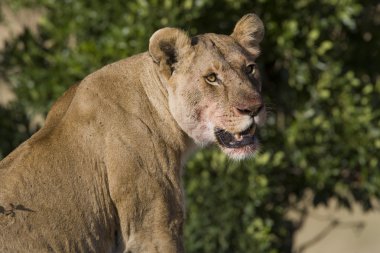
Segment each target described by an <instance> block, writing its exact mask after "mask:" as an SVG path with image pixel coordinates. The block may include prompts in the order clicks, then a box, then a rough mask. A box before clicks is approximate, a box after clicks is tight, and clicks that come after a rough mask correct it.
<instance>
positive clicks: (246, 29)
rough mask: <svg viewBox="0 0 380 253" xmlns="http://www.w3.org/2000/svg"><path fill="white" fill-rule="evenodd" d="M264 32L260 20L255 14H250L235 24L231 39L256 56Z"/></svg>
mask: <svg viewBox="0 0 380 253" xmlns="http://www.w3.org/2000/svg"><path fill="white" fill-rule="evenodd" d="M264 31H265V29H264V24H263V22H262V21H261V19H260V18H259V17H258V16H257V15H256V14H253V13H250V14H247V15H245V16H244V17H242V18H241V19H240V20H239V21H238V22H237V23H236V25H235V28H234V31H233V33H232V34H231V37H233V38H234V39H235V40H236V41H238V42H239V43H240V45H242V46H243V47H245V48H246V49H247V50H248V51H250V52H251V53H252V54H253V55H256V56H258V54H259V53H260V46H259V44H260V42H261V41H262V40H263V38H264Z"/></svg>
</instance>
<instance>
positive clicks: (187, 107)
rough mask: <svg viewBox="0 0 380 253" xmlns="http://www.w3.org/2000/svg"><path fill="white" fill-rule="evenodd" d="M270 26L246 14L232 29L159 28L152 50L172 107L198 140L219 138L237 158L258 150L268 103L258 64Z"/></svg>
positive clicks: (172, 112) (207, 141)
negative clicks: (259, 128) (220, 31)
mask: <svg viewBox="0 0 380 253" xmlns="http://www.w3.org/2000/svg"><path fill="white" fill-rule="evenodd" d="M263 36H264V26H263V23H262V21H261V20H260V18H258V17H257V16H256V15H255V14H248V15H245V16H244V17H243V18H242V19H241V20H240V21H239V22H238V23H237V24H236V26H235V28H234V31H233V33H232V34H231V35H230V36H228V35H220V34H212V33H208V34H202V35H198V36H195V37H193V38H190V37H189V36H188V35H187V34H186V33H185V32H183V31H181V30H179V29H176V28H164V29H161V30H158V31H157V32H155V33H154V34H153V35H152V37H151V39H150V44H149V53H150V55H151V57H152V59H153V61H154V62H155V63H156V64H157V68H158V71H159V73H160V76H161V77H162V79H163V81H164V82H165V83H166V85H167V90H168V99H169V108H170V112H171V114H172V116H173V117H174V119H175V120H176V121H177V123H178V125H179V126H180V127H181V128H182V129H183V131H185V132H186V133H187V134H188V135H189V136H190V137H191V138H192V139H193V140H194V141H195V142H196V143H197V144H199V145H207V144H210V143H217V144H218V145H219V146H220V147H221V149H222V150H223V151H224V152H225V153H226V154H227V155H229V156H230V157H232V158H234V159H243V158H246V157H249V156H251V155H253V154H255V152H256V151H257V149H258V147H259V142H258V138H257V134H256V126H260V125H262V124H263V122H264V121H265V118H266V109H265V105H264V103H263V99H262V95H261V82H260V75H259V71H258V68H257V65H256V58H257V57H258V55H259V53H260V50H259V43H260V42H261V40H262V39H263Z"/></svg>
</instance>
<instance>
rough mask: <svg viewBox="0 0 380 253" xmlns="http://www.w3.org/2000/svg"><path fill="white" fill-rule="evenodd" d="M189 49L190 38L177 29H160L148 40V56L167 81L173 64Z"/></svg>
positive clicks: (173, 66)
mask: <svg viewBox="0 0 380 253" xmlns="http://www.w3.org/2000/svg"><path fill="white" fill-rule="evenodd" d="M189 47H190V38H189V37H188V36H187V34H186V33H185V32H184V31H182V30H180V29H177V28H169V27H167V28H163V29H160V30H158V31H156V32H155V33H154V34H153V35H152V37H150V40H149V54H150V56H151V57H152V59H153V61H154V62H155V63H157V64H158V65H159V66H160V70H161V72H162V73H163V74H164V75H165V76H166V77H167V78H168V79H169V78H170V76H171V74H172V73H173V71H174V68H175V63H177V62H178V60H179V58H180V57H181V56H182V55H183V54H184V53H185V52H187V49H188V48H189Z"/></svg>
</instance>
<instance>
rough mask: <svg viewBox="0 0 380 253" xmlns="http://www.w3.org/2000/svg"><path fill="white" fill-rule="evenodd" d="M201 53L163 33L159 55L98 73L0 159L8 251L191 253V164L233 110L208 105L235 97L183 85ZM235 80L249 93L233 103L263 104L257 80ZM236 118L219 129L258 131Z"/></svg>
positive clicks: (0, 223) (1, 237)
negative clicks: (186, 231) (186, 189)
mask: <svg viewBox="0 0 380 253" xmlns="http://www.w3.org/2000/svg"><path fill="white" fill-rule="evenodd" d="M170 29H172V30H170ZM163 35H165V36H163ZM171 36H174V39H173V40H172V39H170V38H171ZM212 36H214V35H209V36H208V37H207V36H206V35H205V37H204V38H203V39H201V41H202V43H203V44H199V46H198V47H199V49H198V51H199V50H209V49H208V48H207V43H209V42H207V41H208V40H211V39H209V38H212ZM239 36H240V35H239ZM226 37H228V38H230V37H229V36H226ZM168 38H169V39H170V40H168ZM221 38H222V40H223V38H224V37H221ZM173 41H174V42H175V43H174V44H173ZM226 41H227V42H228V43H230V44H231V45H235V44H236V45H235V46H234V48H233V50H235V51H236V52H237V53H239V54H241V55H242V56H240V57H241V58H243V56H244V57H245V55H248V53H247V52H245V51H244V52H243V53H242V52H240V51H241V50H240V49H239V47H240V46H238V44H237V43H236V42H235V41H234V40H232V39H227V38H226ZM227 42H225V43H227ZM234 43H235V44H234ZM209 44H210V43H209ZM170 47H172V48H170ZM193 47H195V46H193V45H191V46H190V41H189V39H188V38H187V37H186V35H184V34H182V33H181V32H178V31H177V30H175V31H174V29H173V28H167V30H164V29H163V30H162V31H161V30H160V31H158V32H157V33H156V34H155V35H153V36H152V38H151V42H150V50H149V52H146V53H142V54H139V55H136V56H133V57H130V58H127V59H125V60H121V61H119V62H116V63H113V64H110V65H107V66H105V67H104V68H102V69H100V70H98V71H96V72H94V73H93V74H91V75H89V76H88V77H86V78H85V79H84V80H83V81H82V82H81V83H80V84H78V85H75V86H73V87H71V88H70V89H69V90H68V91H67V92H66V93H65V94H64V95H63V96H62V97H61V98H60V99H59V100H58V101H57V102H56V103H55V104H54V105H53V107H52V109H51V110H50V112H49V114H48V116H47V119H46V122H45V125H44V127H42V128H41V129H40V130H39V131H38V132H37V133H36V134H34V135H33V136H32V137H31V138H30V139H29V140H27V141H26V142H24V143H23V144H22V145H20V146H19V147H18V148H17V149H16V150H15V151H13V152H12V153H11V154H10V155H8V156H7V157H6V158H5V159H4V160H2V161H1V162H0V252H4V253H7V252H9V253H18V252H132V253H135V252H144V253H145V252H147V253H153V252H156V253H157V252H161V253H162V252H165V253H175V252H178V253H181V252H184V249H183V242H182V226H183V221H184V207H183V190H182V185H181V184H182V183H181V167H182V165H183V162H184V161H185V157H186V156H187V155H188V154H189V152H190V151H191V150H194V147H195V146H196V145H195V143H197V144H207V143H210V142H215V136H214V135H213V132H212V131H214V130H213V128H214V127H213V128H212V129H211V127H210V124H211V123H210V122H209V121H208V119H207V120H206V119H204V118H205V117H212V116H210V115H211V114H210V113H211V111H207V110H211V109H212V110H215V111H218V110H219V111H221V110H222V108H221V107H220V106H217V103H211V104H208V105H207V104H206V102H207V101H208V100H210V99H211V100H213V99H214V100H215V99H219V98H218V97H215V96H224V95H222V94H224V93H223V92H221V91H219V93H220V95H214V94H213V93H210V92H209V91H207V90H206V91H205V89H208V88H207V86H206V85H209V84H206V83H203V81H202V85H204V87H205V88H202V89H201V90H199V87H200V85H199V84H195V85H188V86H185V85H184V84H185V83H186V82H189V83H190V82H192V81H190V79H191V78H194V74H191V75H192V76H191V77H189V76H186V75H187V74H186V73H189V69H191V67H185V65H186V64H188V66H191V64H194V62H196V61H195V58H197V57H200V56H197V54H199V55H202V54H204V53H203V52H196V51H194V52H193V53H191V52H190V51H189V50H190V49H191V48H193ZM215 47H216V46H215V45H214V49H213V50H214V51H215V50H216V48H215ZM182 48H185V49H186V50H185V49H183V52H182ZM238 49H239V50H240V51H239V50H238ZM170 50H177V51H176V52H175V53H174V54H173V52H172V51H170ZM227 51H228V49H227ZM227 51H226V52H227ZM181 55H182V56H181ZM165 57H166V58H165ZM170 57H171V58H170ZM173 57H174V58H173ZM207 57H210V56H207ZM220 57H221V56H220ZM247 57H250V56H247ZM169 58H170V59H169ZM238 60H240V59H238ZM230 61H234V60H230ZM185 63H186V64H185ZM189 64H190V65H189ZM197 64H198V65H200V64H204V63H201V62H197ZM225 66H227V65H225ZM225 66H220V67H221V68H222V67H225ZM173 70H174V72H173ZM195 70H196V71H198V70H197V69H195ZM179 72H180V73H181V75H179V74H178V73H179ZM231 73H232V74H233V72H231ZM235 78H240V79H241V80H243V81H244V82H243V81H240V85H241V87H244V88H241V89H244V92H243V90H241V92H238V93H236V92H235V91H234V92H235V93H233V94H235V95H233V96H237V97H239V96H240V97H242V98H243V99H246V100H247V101H248V99H251V100H252V101H253V100H254V101H255V103H256V102H257V101H258V100H257V98H258V97H257V96H258V94H259V93H258V91H257V89H258V88H257V87H256V86H255V83H254V85H253V86H252V84H251V82H252V80H256V79H252V78H253V77H250V78H246V77H244V76H243V78H242V77H240V76H238V75H237V74H235ZM225 80H226V81H225V82H227V81H228V80H227V79H225ZM229 81H231V80H229ZM195 82H200V78H198V79H196V80H195ZM245 83H247V84H246V86H244V85H245ZM179 84H181V85H182V86H180V85H179ZM202 87H203V86H202ZM226 87H227V86H226ZM204 92H205V94H206V93H207V94H206V95H205V96H204V97H203V98H202V96H203V93H204ZM231 92H232V91H231ZM219 93H215V94H219ZM242 94H243V95H242ZM247 94H248V95H247ZM250 94H251V95H250ZM207 96H212V97H207ZM184 101H185V102H184ZM233 101H239V102H241V99H235V100H233ZM223 103H224V102H223ZM234 103H235V102H234ZM239 106H240V105H239ZM181 108H182V109H181ZM210 108H211V109H210ZM223 110H224V109H223ZM239 110H240V109H239ZM234 113H235V114H234ZM234 113H233V110H232V109H231V111H228V113H227V116H228V117H233V118H234V120H235V121H237V123H236V124H234V125H231V126H229V125H226V124H225V123H223V122H222V123H218V122H219V121H220V119H219V121H215V122H217V123H215V124H222V125H223V124H224V125H223V126H224V127H225V128H226V129H228V130H229V131H234V132H242V131H243V130H244V129H246V128H247V126H248V125H250V124H252V122H253V116H248V115H240V114H239V112H236V109H234ZM209 114H210V115H209ZM237 114H239V115H237ZM227 116H226V117H227ZM230 121H231V120H229V121H227V120H226V122H230ZM218 126H219V125H218ZM207 131H208V132H207ZM204 132H207V133H205V134H204ZM243 132H244V131H243ZM245 132H247V131H245ZM247 138H248V137H247ZM252 142H253V141H252ZM255 145H256V144H250V146H249V148H247V147H248V146H244V147H243V148H240V149H236V150H238V151H235V149H234V150H233V151H230V152H239V154H240V153H244V152H245V153H244V154H246V153H249V152H252V150H253V149H254V148H255V147H256V146H255ZM225 149H228V150H232V149H231V148H225ZM227 153H228V152H227Z"/></svg>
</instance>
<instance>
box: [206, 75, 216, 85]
mask: <svg viewBox="0 0 380 253" xmlns="http://www.w3.org/2000/svg"><path fill="white" fill-rule="evenodd" d="M205 79H206V81H207V82H208V83H210V84H212V85H215V82H216V81H217V80H218V78H217V77H216V74H215V73H211V74H209V75H207V76H205Z"/></svg>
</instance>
